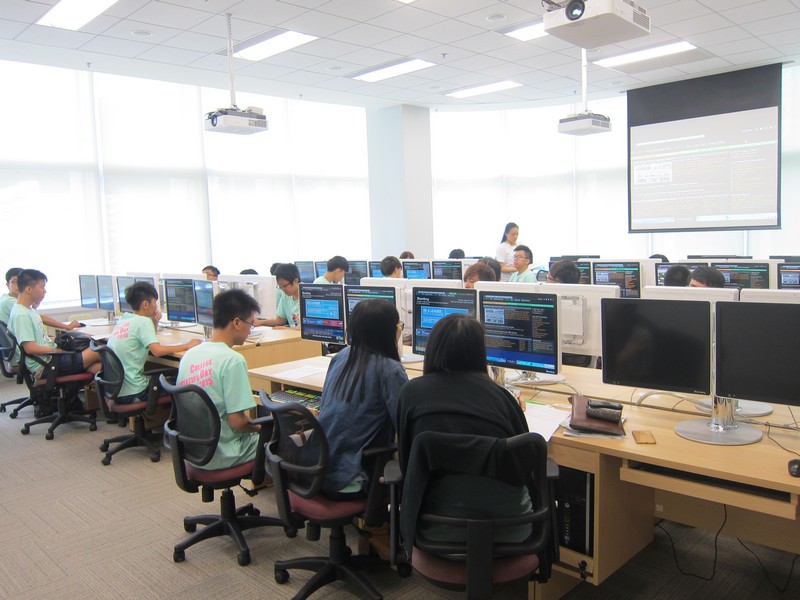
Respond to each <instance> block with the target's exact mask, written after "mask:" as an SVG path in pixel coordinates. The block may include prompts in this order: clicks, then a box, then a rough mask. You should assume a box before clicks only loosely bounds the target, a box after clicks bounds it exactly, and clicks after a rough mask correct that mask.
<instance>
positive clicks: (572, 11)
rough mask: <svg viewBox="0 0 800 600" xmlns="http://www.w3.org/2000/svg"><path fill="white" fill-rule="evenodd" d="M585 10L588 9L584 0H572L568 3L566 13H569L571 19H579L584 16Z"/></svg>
mask: <svg viewBox="0 0 800 600" xmlns="http://www.w3.org/2000/svg"><path fill="white" fill-rule="evenodd" d="M584 10H586V5H585V4H584V3H583V0H572V2H570V3H569V4H567V8H565V9H564V14H566V15H567V19H569V20H570V21H577V20H578V19H580V18H581V17H582V16H583V11H584Z"/></svg>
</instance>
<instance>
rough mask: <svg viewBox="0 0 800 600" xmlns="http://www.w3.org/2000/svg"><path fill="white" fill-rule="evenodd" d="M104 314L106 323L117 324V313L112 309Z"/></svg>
mask: <svg viewBox="0 0 800 600" xmlns="http://www.w3.org/2000/svg"><path fill="white" fill-rule="evenodd" d="M106 316H107V317H108V324H109V325H116V324H117V319H116V317H117V315H116V313H115V312H114V311H113V310H109V311H108V312H107V314H106Z"/></svg>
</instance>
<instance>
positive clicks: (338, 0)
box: [319, 0, 403, 21]
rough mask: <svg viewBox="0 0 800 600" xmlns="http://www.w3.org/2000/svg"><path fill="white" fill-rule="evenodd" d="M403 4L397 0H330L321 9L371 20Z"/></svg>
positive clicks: (351, 17)
mask: <svg viewBox="0 0 800 600" xmlns="http://www.w3.org/2000/svg"><path fill="white" fill-rule="evenodd" d="M402 6H403V5H402V4H400V3H398V2H395V0H369V1H368V2H364V0H330V2H326V3H325V4H322V5H320V7H319V10H320V11H321V12H324V13H328V14H330V15H336V16H338V17H345V18H347V19H353V20H354V21H369V20H370V19H374V18H376V17H379V16H381V15H384V14H386V13H390V12H392V11H395V10H398V9H400V8H402Z"/></svg>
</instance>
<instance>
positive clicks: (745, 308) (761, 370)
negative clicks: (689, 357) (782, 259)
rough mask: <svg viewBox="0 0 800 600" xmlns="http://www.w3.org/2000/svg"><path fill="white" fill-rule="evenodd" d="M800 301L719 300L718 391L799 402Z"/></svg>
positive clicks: (725, 395)
mask: <svg viewBox="0 0 800 600" xmlns="http://www.w3.org/2000/svg"><path fill="white" fill-rule="evenodd" d="M797 331H800V304H782V303H781V304H777V303H774V304H773V303H766V302H717V305H716V344H717V346H716V357H717V360H716V367H717V379H716V382H717V386H716V393H717V396H719V397H722V398H735V399H738V400H756V401H765V402H776V403H778V404H790V405H792V406H800V377H798V376H797V371H795V369H797V365H800V344H798V343H797V338H796V336H795V335H793V334H794V333H795V332H797Z"/></svg>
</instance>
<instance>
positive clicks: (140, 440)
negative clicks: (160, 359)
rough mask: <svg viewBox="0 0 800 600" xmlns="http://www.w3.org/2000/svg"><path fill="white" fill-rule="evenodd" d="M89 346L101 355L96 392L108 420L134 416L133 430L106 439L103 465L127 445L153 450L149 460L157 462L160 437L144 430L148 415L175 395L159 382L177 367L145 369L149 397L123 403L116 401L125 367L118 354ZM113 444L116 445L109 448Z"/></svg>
mask: <svg viewBox="0 0 800 600" xmlns="http://www.w3.org/2000/svg"><path fill="white" fill-rule="evenodd" d="M89 347H90V348H91V349H92V350H94V351H95V352H97V353H98V354H99V355H100V361H101V363H102V364H103V370H102V371H100V372H99V373H97V375H95V376H94V382H95V386H96V387H97V395H98V397H99V398H100V406H101V408H102V410H103V414H104V415H105V416H106V418H107V419H109V420H111V421H112V422H113V417H117V418H118V419H120V420H122V421H123V422H125V423H127V422H128V418H129V417H133V433H129V434H125V435H119V436H117V437H113V438H108V439H105V440H103V443H102V444H101V445H100V451H101V452H105V453H106V455H105V456H104V457H103V458H102V459H101V460H100V462H101V463H103V464H104V465H109V464H111V457H112V456H114V455H115V454H116V453H117V452H119V451H120V450H125V448H135V447H138V446H144V447H145V448H147V449H148V450H149V451H150V460H151V461H153V462H158V461H159V460H160V459H161V450H160V446H161V439H160V436H157V437H156V438H155V439H153V436H152V434H150V432H148V431H147V430H146V429H145V423H144V418H145V416H147V417H151V416H153V415H154V414H155V412H156V410H157V409H158V408H159V407H162V406H169V405H170V404H171V402H172V397H171V396H170V395H169V394H164V393H163V391H162V389H161V386H160V384H159V382H158V377H159V375H161V374H166V373H168V372H174V369H159V370H157V371H153V372H146V373H145V375H149V376H150V383H149V393H148V395H147V399H146V400H141V401H139V402H131V403H130V404H120V403H117V402H116V399H117V397H118V396H119V391H120V390H121V389H122V384H123V382H124V380H125V369H124V367H123V366H122V362H121V361H120V359H119V357H118V356H117V355H116V353H115V352H114V351H113V350H112V349H111V348H109V347H108V346H106V345H100V344H97V343H96V342H94V341H92V342H91V344H90V345H89ZM111 444H117V446H116V447H114V448H112V449H111V450H109V446H110V445H111Z"/></svg>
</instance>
